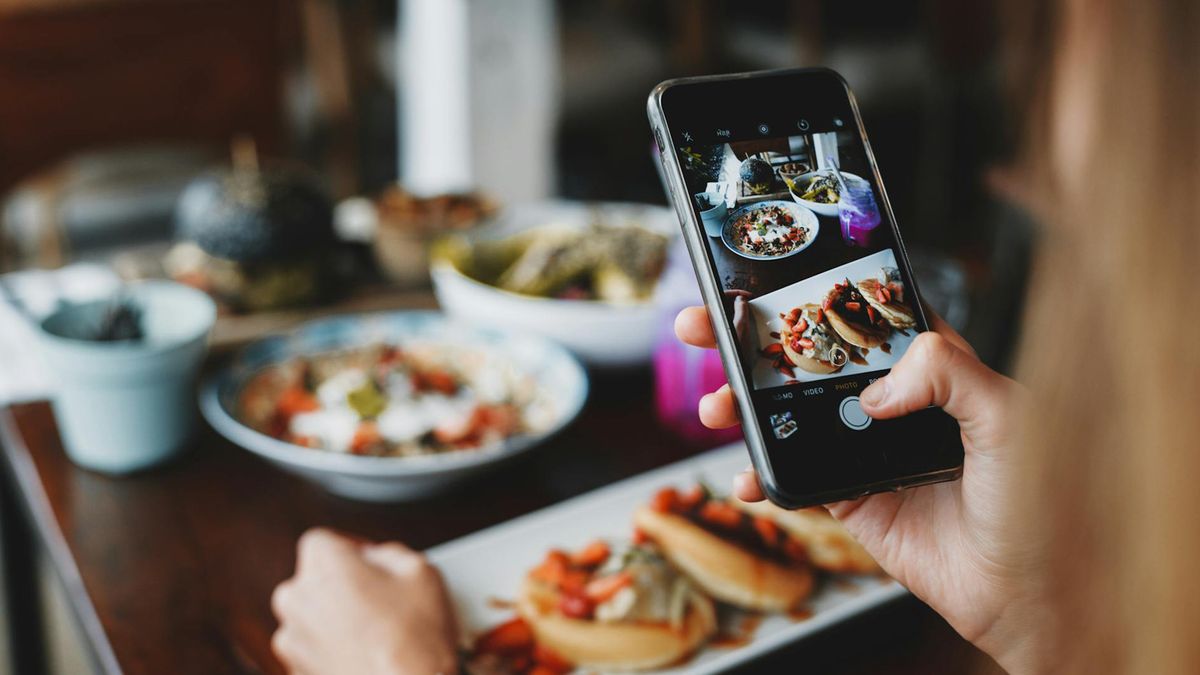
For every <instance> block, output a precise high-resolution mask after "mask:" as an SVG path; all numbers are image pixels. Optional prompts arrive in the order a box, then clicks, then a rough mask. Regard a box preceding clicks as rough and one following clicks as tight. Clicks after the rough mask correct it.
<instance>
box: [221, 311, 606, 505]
mask: <svg viewBox="0 0 1200 675" xmlns="http://www.w3.org/2000/svg"><path fill="white" fill-rule="evenodd" d="M414 338H418V339H426V340H430V339H434V340H440V341H444V342H448V343H450V344H453V343H454V341H456V340H457V341H461V342H463V343H464V344H468V343H469V344H471V345H484V346H486V347H487V348H489V349H492V350H495V351H497V352H499V353H500V354H501V355H502V356H504V357H507V358H508V359H511V361H512V363H514V364H515V365H516V367H517V369H518V370H520V371H521V372H525V373H528V374H530V375H531V376H532V377H533V378H534V380H535V381H536V383H537V387H538V390H539V399H540V400H541V402H542V403H543V404H545V405H547V406H549V413H550V414H549V417H550V419H549V423H548V424H547V426H546V427H545V428H544V429H543V430H541V431H540V432H539V433H536V434H523V435H518V436H513V437H511V438H509V439H507V440H505V441H504V442H502V443H497V444H494V445H491V446H486V447H483V448H479V449H476V450H463V451H459V452H452V453H443V454H438V455H423V456H419V457H368V456H359V455H349V454H342V453H337V452H329V451H327V450H317V449H312V448H306V447H302V446H299V445H293V444H292V443H287V442H285V441H281V440H279V439H276V438H273V437H271V436H268V435H266V434H263V433H260V432H258V431H255V430H254V429H251V428H250V427H248V426H246V425H244V424H242V423H241V422H240V421H239V420H238V419H237V416H236V414H235V410H236V403H237V398H238V394H239V393H240V392H241V389H242V387H243V386H244V385H245V383H246V382H247V381H248V380H249V378H250V377H251V376H253V374H254V373H255V372H257V371H259V370H261V369H262V368H264V367H266V366H269V365H272V364H275V363H279V362H281V361H284V360H286V359H288V358H290V357H292V356H294V355H299V354H311V353H319V352H323V351H329V350H333V349H338V348H344V347H349V346H354V345H362V344H368V343H371V342H375V341H380V340H393V341H396V342H398V343H400V344H403V343H404V341H405V340H410V339H414ZM587 389H588V385H587V374H586V373H585V372H584V370H583V367H582V366H581V365H580V364H579V362H578V361H577V360H576V359H575V358H574V357H573V356H571V355H570V354H569V353H568V352H567V351H566V350H565V349H563V348H562V347H559V346H557V345H555V344H552V343H551V342H549V341H547V340H544V339H542V338H538V337H534V336H530V335H518V334H514V333H510V332H508V331H502V330H498V329H496V328H495V327H494V326H487V325H486V324H478V323H472V324H466V323H462V322H456V321H452V320H448V319H446V318H445V317H444V316H443V315H441V314H439V313H437V312H386V313H379V314H364V315H359V316H349V317H337V318H332V319H324V320H320V321H314V322H312V323H309V324H305V325H304V326H302V327H300V328H299V329H297V330H296V331H294V332H292V333H289V334H286V335H278V336H273V337H269V338H265V339H263V340H259V341H258V342H255V343H252V344H250V345H249V346H247V347H246V348H245V349H243V350H242V351H241V352H240V353H239V354H238V356H237V357H236V358H235V360H234V362H233V363H232V364H231V365H230V366H229V367H227V368H225V369H224V370H222V371H221V372H219V373H217V374H216V375H215V376H213V377H212V378H210V379H209V380H208V381H207V382H205V384H204V386H203V389H202V391H201V394H200V411H201V413H202V414H203V415H204V418H205V419H206V420H207V421H208V423H209V424H211V425H212V426H213V428H214V429H216V430H217V432H218V433H220V434H221V435H222V436H224V437H225V438H228V439H229V440H230V441H232V442H234V443H236V444H238V445H240V446H242V447H243V448H245V449H247V450H249V451H250V452H253V453H254V454H256V455H259V456H261V457H263V458H265V459H267V460H268V461H270V462H272V463H274V464H276V465H277V466H279V467H280V468H281V469H283V470H284V471H288V472H290V473H294V474H296V475H298V476H301V477H303V478H305V479H308V480H310V481H312V482H314V483H317V484H319V485H321V486H322V487H324V488H325V489H327V490H329V491H330V492H332V493H334V494H338V495H341V496H344V497H349V498H351V499H359V500H363V501H372V502H394V501H406V500H412V499H418V498H421V497H425V496H428V495H431V494H434V493H437V492H441V491H444V490H446V489H447V488H449V487H451V486H453V485H454V484H455V483H458V482H460V481H462V480H463V479H466V478H468V477H470V476H473V475H475V474H479V473H482V472H484V471H487V470H489V469H492V468H495V467H496V466H497V465H499V464H500V463H502V462H505V461H507V460H510V459H512V458H514V457H516V456H518V455H520V454H522V453H524V452H527V451H529V450H530V449H532V448H533V447H535V446H536V445H537V444H539V443H541V442H542V441H545V440H546V439H547V438H549V437H551V436H553V435H554V434H556V433H558V432H559V431H561V430H562V429H563V428H564V427H565V426H566V425H567V424H569V423H570V422H571V420H573V419H575V417H576V416H577V415H578V414H579V411H580V410H581V409H582V408H583V404H584V402H585V401H586V399H587Z"/></svg>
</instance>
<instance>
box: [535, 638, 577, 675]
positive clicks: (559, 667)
mask: <svg viewBox="0 0 1200 675" xmlns="http://www.w3.org/2000/svg"><path fill="white" fill-rule="evenodd" d="M533 661H534V663H536V664H537V667H540V668H545V669H546V672H548V673H554V674H555V675H560V674H561V673H569V672H571V669H572V668H574V667H575V665H574V664H572V663H571V662H570V661H568V660H566V659H564V658H563V657H561V656H559V655H558V652H555V651H554V650H553V649H550V648H549V647H547V646H545V645H540V644H535V645H534V646H533ZM534 672H536V668H535V671H534Z"/></svg>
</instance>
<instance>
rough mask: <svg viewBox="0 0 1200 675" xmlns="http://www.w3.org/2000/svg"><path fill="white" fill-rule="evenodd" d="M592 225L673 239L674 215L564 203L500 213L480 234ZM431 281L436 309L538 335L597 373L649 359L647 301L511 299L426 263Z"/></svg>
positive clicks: (652, 315)
mask: <svg viewBox="0 0 1200 675" xmlns="http://www.w3.org/2000/svg"><path fill="white" fill-rule="evenodd" d="M597 219H599V220H601V221H603V222H612V223H624V222H638V223H640V224H641V225H643V226H645V227H646V228H648V229H650V230H653V231H655V232H659V233H661V234H663V235H666V236H667V237H669V238H671V239H672V240H673V239H675V238H676V237H678V236H679V225H678V221H677V220H676V218H675V214H674V212H673V211H671V210H670V209H667V208H664V207H660V206H651V205H645V204H624V203H611V202H608V203H598V204H593V203H583V202H568V201H549V202H538V203H534V204H527V205H518V206H514V207H512V208H508V209H506V210H505V211H504V213H503V214H502V215H501V217H500V219H499V220H498V221H497V222H496V223H495V224H494V225H489V226H488V227H487V229H486V231H485V232H482V233H481V234H482V235H484V236H487V237H495V238H502V237H506V236H511V235H513V234H516V233H518V232H521V231H524V230H527V229H530V228H532V227H538V226H541V225H548V224H556V225H562V226H567V227H579V228H583V227H587V226H588V225H589V224H590V223H592V222H594V221H596V220H597ZM432 275H433V290H434V293H435V294H436V295H437V299H438V303H439V304H441V307H442V309H444V310H445V311H446V313H447V314H448V315H450V316H452V317H457V318H461V319H463V320H466V321H469V322H470V323H471V324H473V325H487V326H496V327H499V328H507V329H511V330H514V331H517V330H519V331H522V332H530V333H534V334H537V335H541V336H543V337H546V338H549V339H551V340H554V341H555V342H558V343H559V344H562V345H563V346H565V347H567V348H568V349H570V350H571V351H572V352H574V353H575V354H576V355H577V356H578V357H579V358H580V359H582V360H583V361H584V362H585V363H587V364H588V365H590V366H595V367H601V368H605V367H624V366H634V365H640V364H644V363H648V362H649V361H650V358H651V356H652V355H653V353H654V341H655V338H656V336H657V330H658V321H657V320H658V316H659V313H658V311H657V310H656V309H655V305H654V302H653V300H648V301H646V302H640V303H636V304H631V305H617V304H612V303H608V302H601V301H595V300H559V299H556V298H543V297H536V296H532V295H523V294H519V293H511V292H509V291H505V290H501V289H499V288H496V287H495V286H491V285H489V284H485V283H483V282H480V281H476V280H475V279H472V278H471V277H468V276H467V275H465V274H463V273H462V272H461V271H459V270H458V268H456V267H455V266H454V265H453V264H452V263H450V262H449V261H447V260H444V259H438V260H434V261H433V264H432Z"/></svg>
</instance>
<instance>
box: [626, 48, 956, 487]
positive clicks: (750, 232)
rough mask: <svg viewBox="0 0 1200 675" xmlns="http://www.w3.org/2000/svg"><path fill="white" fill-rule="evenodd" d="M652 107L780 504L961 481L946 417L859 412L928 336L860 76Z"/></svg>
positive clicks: (713, 312)
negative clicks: (857, 91) (856, 84)
mask: <svg viewBox="0 0 1200 675" xmlns="http://www.w3.org/2000/svg"><path fill="white" fill-rule="evenodd" d="M647 107H648V112H649V117H650V126H651V128H652V130H653V132H654V136H655V140H656V142H657V148H658V153H659V158H660V161H661V162H662V168H663V176H664V183H665V184H666V186H667V191H668V193H669V196H670V199H671V201H672V203H673V204H674V206H675V210H676V212H677V214H678V216H679V222H680V225H681V226H682V227H683V235H684V241H685V242H686V244H687V247H688V251H689V253H690V255H691V259H692V264H693V265H694V266H695V268H696V277H697V279H698V281H699V283H700V289H701V294H702V296H703V298H704V302H705V305H706V306H707V308H708V312H709V317H710V319H711V321H712V324H713V330H714V332H715V334H716V337H717V345H718V348H719V350H720V353H721V359H722V362H723V363H724V366H725V374H726V377H727V378H728V380H729V385H730V387H731V389H732V390H733V396H734V399H735V401H736V409H737V412H738V415H739V417H740V419H741V422H742V429H743V432H744V433H745V436H746V445H747V447H748V448H749V451H750V457H751V460H752V462H753V464H754V468H755V469H756V470H757V471H758V475H759V480H760V482H761V484H762V487H763V490H764V492H766V494H767V496H768V498H769V499H770V500H771V501H773V502H775V503H776V504H779V505H780V506H784V507H787V508H798V507H802V506H809V505H813V504H822V503H829V502H834V501H839V500H843V499H852V498H856V497H860V496H863V495H866V494H870V493H873V492H881V491H885V490H897V489H901V488H906V487H911V486H916V485H923V484H926V483H934V482H938V481H945V480H952V479H954V478H957V477H958V476H960V475H961V473H962V461H963V447H962V440H961V436H960V433H959V429H958V425H957V423H956V422H955V421H954V419H953V418H951V417H950V416H949V415H947V414H946V413H945V412H944V411H942V410H941V409H939V408H932V407H931V408H927V409H925V410H921V411H918V412H915V413H912V414H910V415H907V416H904V417H901V418H897V419H891V420H877V419H872V418H871V417H869V416H867V415H866V414H865V413H864V412H863V410H862V407H861V405H860V403H859V399H858V394H859V393H861V392H862V390H863V389H864V388H866V387H867V385H869V384H871V383H872V382H873V381H875V380H876V379H878V378H879V377H881V376H883V375H885V374H887V372H888V371H889V369H890V368H891V366H892V365H893V364H895V363H896V362H897V361H898V360H899V359H900V357H901V356H903V354H904V352H905V350H906V349H907V348H908V346H909V345H911V344H912V341H913V339H914V338H915V337H916V335H917V334H918V333H920V332H922V331H925V330H928V329H929V325H928V322H927V321H926V317H925V314H924V313H923V311H922V307H921V303H920V301H919V300H918V298H919V294H918V291H917V284H916V280H915V279H914V278H913V274H912V270H911V269H910V267H909V262H908V256H907V255H906V253H905V250H904V243H903V241H902V240H901V238H900V231H899V229H898V228H897V225H896V220H895V217H894V216H893V214H892V208H891V205H890V204H889V203H888V198H887V192H886V191H885V190H884V188H883V181H882V180H881V179H880V177H879V169H878V167H877V166H876V164H875V157H874V155H873V154H872V152H871V145H870V143H869V142H868V140H867V134H866V130H865V129H864V128H863V123H862V119H861V117H860V116H859V112H858V107H857V105H856V103H855V101H854V96H853V94H851V92H850V88H849V86H848V85H847V84H846V82H845V80H844V79H842V77H841V76H840V75H838V74H837V73H835V72H834V71H832V70H827V69H802V70H783V71H769V72H758V73H745V74H739V75H721V76H712V77H696V78H686V79H678V80H669V81H667V82H663V83H662V84H660V85H658V86H657V87H655V88H654V91H653V92H651V94H650V99H649V103H648V106H647Z"/></svg>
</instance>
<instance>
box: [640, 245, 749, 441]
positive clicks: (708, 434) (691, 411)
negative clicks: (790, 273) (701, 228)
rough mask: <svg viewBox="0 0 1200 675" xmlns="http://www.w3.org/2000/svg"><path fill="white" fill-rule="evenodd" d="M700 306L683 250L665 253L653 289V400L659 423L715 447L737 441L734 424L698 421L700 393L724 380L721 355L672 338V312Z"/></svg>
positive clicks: (688, 262)
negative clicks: (663, 266) (655, 317)
mask: <svg viewBox="0 0 1200 675" xmlns="http://www.w3.org/2000/svg"><path fill="white" fill-rule="evenodd" d="M700 304H703V303H702V301H701V299H700V289H699V288H698V287H697V286H696V278H695V275H694V274H693V272H692V269H691V263H690V261H688V259H687V254H686V251H684V250H683V248H682V247H677V248H675V249H673V250H672V251H671V256H670V259H669V261H668V264H667V270H666V271H665V272H664V273H663V278H662V281H661V282H660V284H659V289H658V306H659V312H660V314H659V332H658V340H657V342H656V343H655V347H654V399H655V405H656V407H657V410H658V417H659V419H660V420H661V421H662V423H663V425H664V426H666V427H667V428H669V429H671V430H672V431H674V432H675V433H676V434H678V435H679V436H680V437H682V438H684V439H686V440H687V441H689V442H693V443H699V444H706V443H711V444H713V445H717V444H720V443H728V442H731V441H736V440H740V439H741V438H742V432H741V429H740V428H739V427H734V428H732V429H709V428H707V427H705V426H704V425H703V424H701V423H700V416H699V414H698V413H697V406H698V405H699V403H700V397H702V396H704V395H705V394H707V393H709V392H711V391H715V390H716V389H717V388H719V387H720V386H721V385H723V384H725V382H726V380H725V370H724V369H723V368H722V367H721V357H720V356H719V355H718V354H717V352H716V350H713V349H700V348H699V347H692V346H689V345H685V344H683V343H682V342H680V341H679V338H677V337H675V329H674V326H675V315H676V314H678V313H679V310H681V309H683V308H684V307H687V306H688V305H700Z"/></svg>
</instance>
